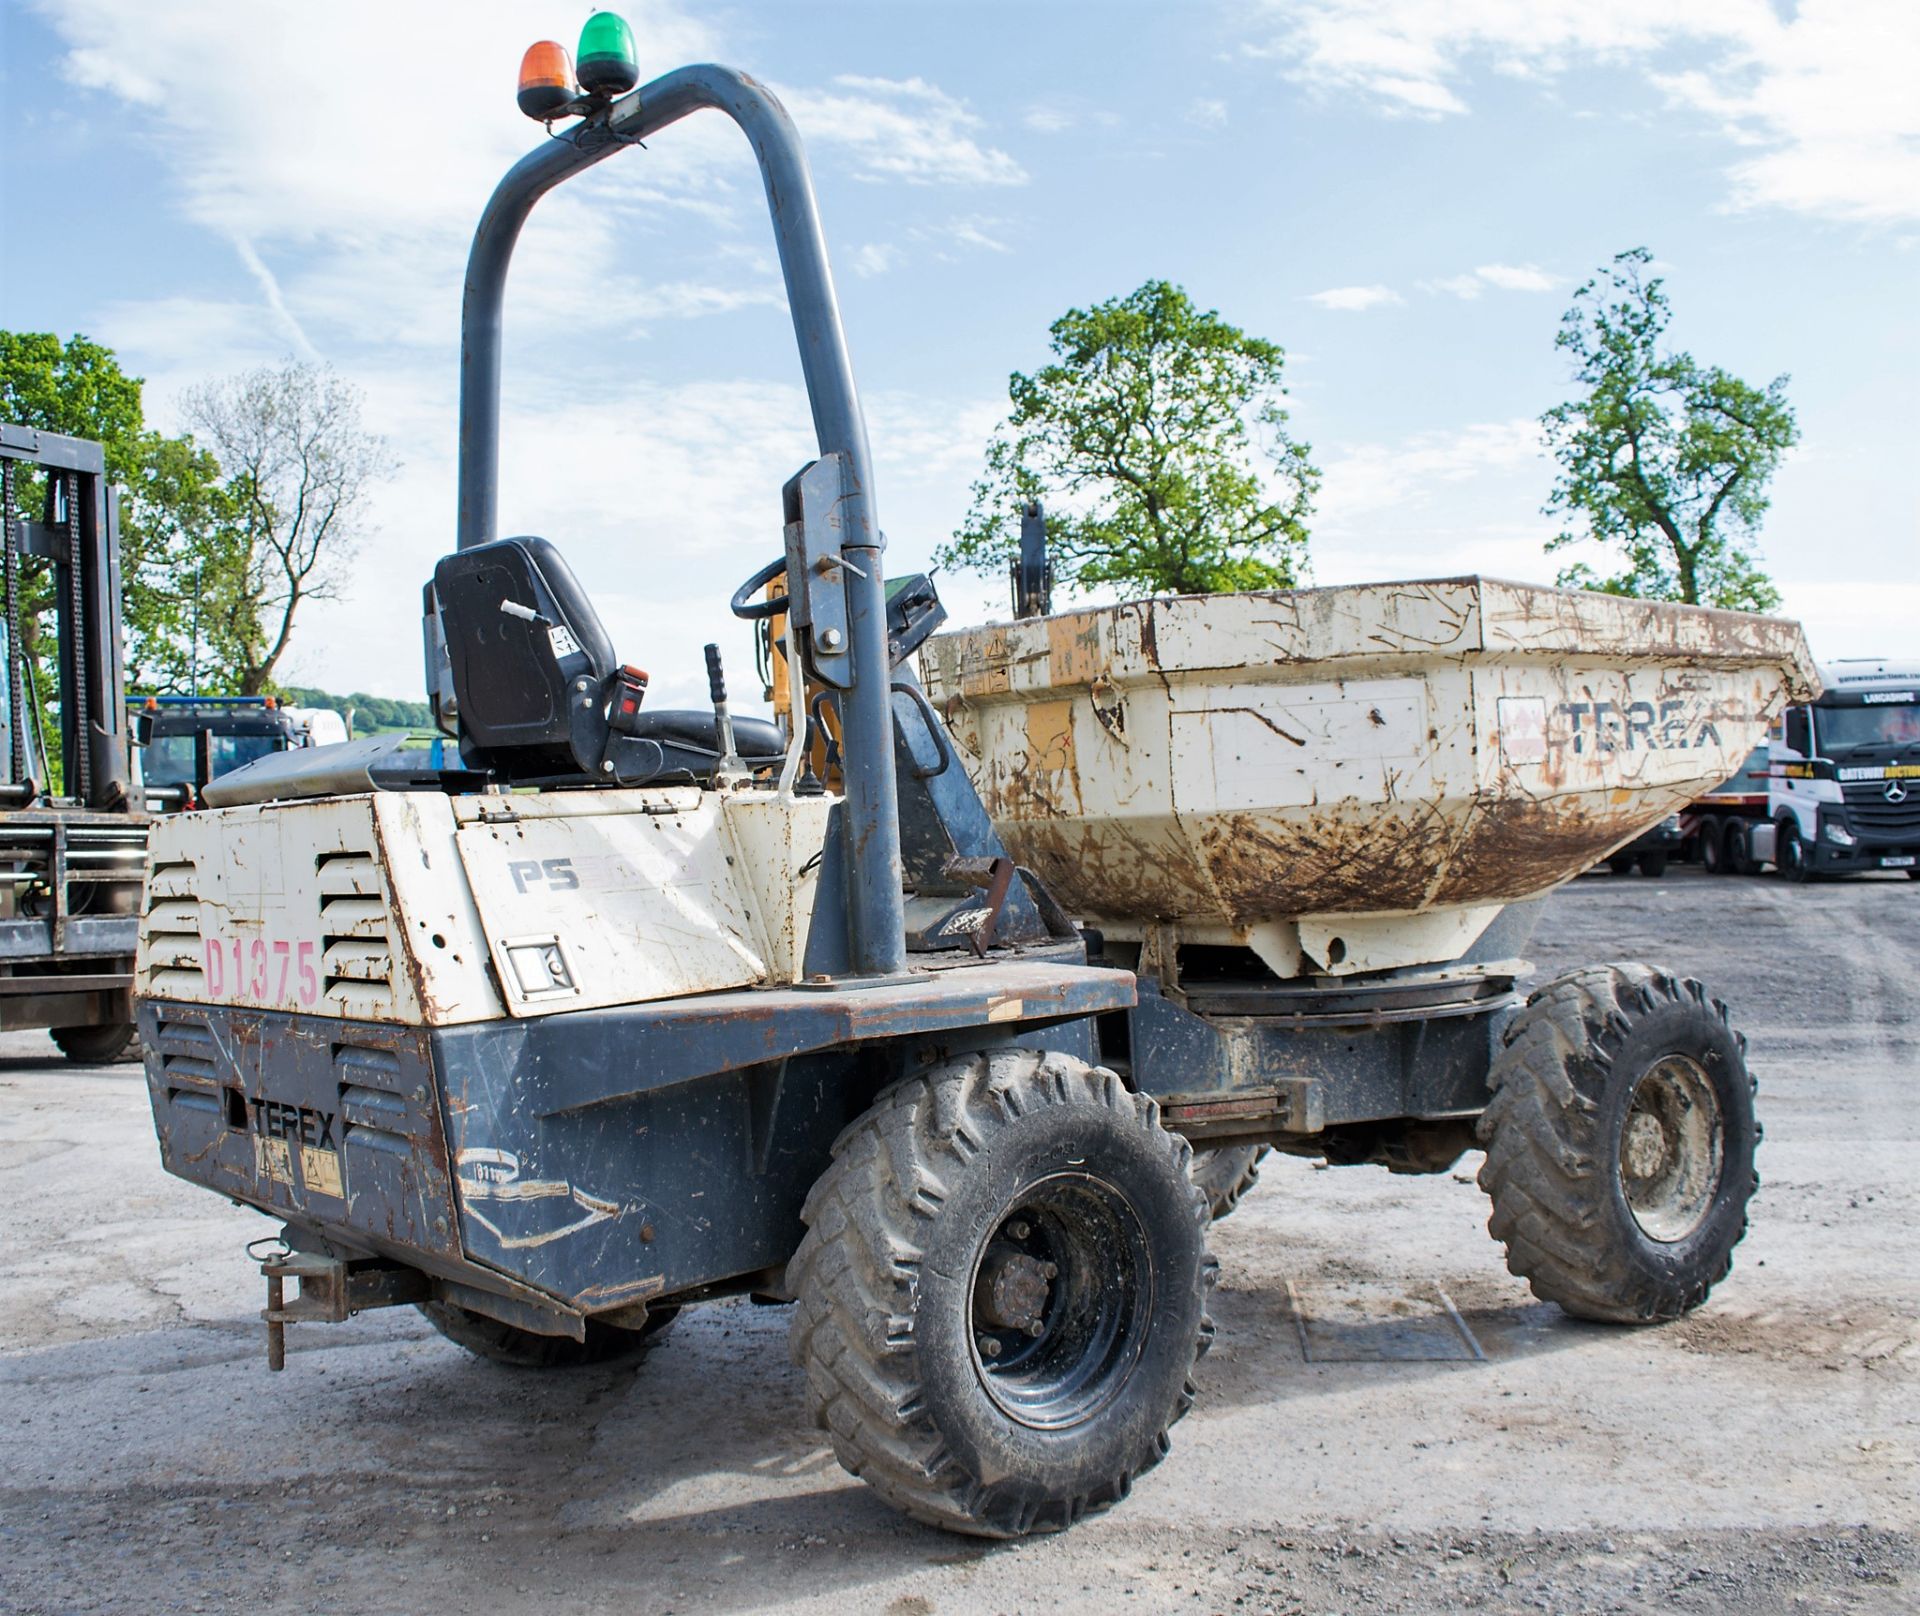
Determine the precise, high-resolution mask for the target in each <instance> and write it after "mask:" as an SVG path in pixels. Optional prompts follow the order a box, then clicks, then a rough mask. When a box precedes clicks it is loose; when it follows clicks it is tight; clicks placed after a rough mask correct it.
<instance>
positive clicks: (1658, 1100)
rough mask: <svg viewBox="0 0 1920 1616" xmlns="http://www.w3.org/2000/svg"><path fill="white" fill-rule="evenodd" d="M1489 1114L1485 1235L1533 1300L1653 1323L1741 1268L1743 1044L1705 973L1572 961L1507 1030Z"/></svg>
mask: <svg viewBox="0 0 1920 1616" xmlns="http://www.w3.org/2000/svg"><path fill="white" fill-rule="evenodd" d="M1489 1081H1490V1085H1491V1087H1492V1089H1493V1100H1492V1102H1491V1103H1490V1104H1489V1105H1488V1107H1487V1110H1486V1114H1485V1115H1484V1116H1483V1117H1482V1118H1481V1120H1480V1138H1481V1141H1482V1143H1483V1144H1484V1145H1485V1146H1486V1151H1487V1160H1486V1164H1485V1166H1483V1167H1482V1168H1481V1169H1480V1187H1481V1188H1482V1189H1484V1190H1485V1191H1486V1192H1487V1193H1488V1194H1489V1195H1490V1196H1491V1197H1492V1198H1493V1215H1492V1217H1491V1218H1490V1219H1489V1221H1488V1225H1487V1227H1488V1229H1489V1230H1490V1231H1491V1233H1492V1234H1493V1236H1494V1238H1495V1239H1496V1240H1500V1241H1502V1242H1504V1243H1505V1245H1506V1248H1507V1266H1508V1268H1510V1269H1511V1270H1512V1271H1513V1272H1514V1273H1516V1274H1518V1275H1520V1276H1521V1277H1522V1278H1523V1279H1525V1280H1526V1281H1527V1283H1528V1284H1529V1285H1531V1286H1532V1288H1533V1292H1534V1294H1535V1295H1536V1296H1538V1297H1540V1298H1542V1299H1543V1300H1545V1301H1549V1302H1557V1303H1559V1304H1560V1306H1561V1307H1562V1308H1564V1309H1565V1310H1566V1311H1567V1312H1569V1313H1573V1314H1576V1315H1578V1316H1579V1317H1581V1318H1588V1319H1603V1320H1607V1321H1610V1322H1614V1323H1622V1324H1647V1323H1653V1322H1656V1321H1660V1320H1665V1319H1674V1318H1678V1317H1679V1316H1680V1315H1681V1314H1683V1313H1685V1312H1687V1311H1689V1310H1690V1309H1692V1308H1695V1307H1698V1306H1699V1305H1700V1303H1702V1302H1703V1301H1705V1300H1706V1298H1707V1293H1708V1292H1709V1291H1711V1290H1712V1289H1713V1287H1714V1286H1715V1285H1717V1284H1718V1283H1719V1282H1720V1281H1721V1280H1722V1279H1724V1278H1725V1277H1726V1276H1727V1273H1728V1272H1729V1270H1730V1269H1731V1268H1732V1266H1733V1248H1734V1247H1735V1246H1736V1245H1738V1244H1739V1242H1740V1239H1741V1236H1743V1235H1744V1234H1745V1233H1746V1231H1747V1202H1748V1200H1749V1199H1750V1198H1751V1197H1752V1195H1753V1192H1754V1189H1755V1188H1756V1186H1757V1185H1758V1183H1759V1180H1758V1179H1757V1178H1756V1177H1755V1174H1754V1167H1753V1159H1754V1151H1755V1148H1756V1146H1757V1145H1758V1143H1759V1140H1760V1125H1759V1123H1758V1122H1757V1121H1756V1119H1755V1117H1754V1108H1753V1094H1754V1082H1753V1078H1752V1077H1751V1076H1750V1075H1749V1073H1748V1071H1747V1061H1746V1040H1745V1039H1744V1038H1742V1037H1741V1036H1740V1034H1739V1033H1737V1032H1735V1031H1734V1030H1733V1028H1732V1026H1731V1025H1730V1024H1729V1022H1728V1019H1727V1009H1726V1006H1725V1005H1723V1004H1721V1003H1720V1002H1719V1001H1718V1000H1717V999H1713V998H1710V997H1709V996H1708V994H1707V991H1706V989H1705V988H1703V987H1702V986H1701V985H1700V984H1699V983H1698V982H1693V981H1684V980H1682V979H1680V978H1678V977H1674V976H1668V975H1666V974H1665V973H1664V972H1658V971H1654V970H1652V969H1650V968H1649V967H1647V966H1645V965H1602V966H1594V967H1592V968H1590V969H1587V970H1583V971H1574V972H1572V973H1570V974H1568V975H1566V976H1563V977H1560V978H1558V979H1556V980H1555V981H1552V982H1549V983H1548V984H1547V985H1546V986H1545V987H1543V988H1541V989H1539V991H1537V992H1536V993H1535V994H1534V995H1533V997H1532V998H1531V999H1529V1000H1528V1001H1527V1005H1526V1008H1525V1009H1523V1010H1522V1011H1521V1012H1520V1014H1519V1015H1517V1016H1516V1017H1514V1019H1513V1021H1512V1023H1511V1024H1510V1025H1509V1026H1508V1027H1507V1030H1506V1032H1505V1034H1504V1036H1503V1040H1502V1048H1501V1050H1500V1053H1499V1054H1498V1055H1497V1056H1496V1057H1495V1059H1494V1063H1493V1070H1492V1072H1491V1074H1490V1077H1489Z"/></svg>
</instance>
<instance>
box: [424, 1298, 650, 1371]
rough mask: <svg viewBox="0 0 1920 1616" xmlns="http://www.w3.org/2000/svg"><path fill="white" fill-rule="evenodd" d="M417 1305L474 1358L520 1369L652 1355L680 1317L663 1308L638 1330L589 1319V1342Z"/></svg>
mask: <svg viewBox="0 0 1920 1616" xmlns="http://www.w3.org/2000/svg"><path fill="white" fill-rule="evenodd" d="M419 1307H420V1311H421V1312H422V1313H423V1314H425V1315H426V1320H427V1322H428V1323H429V1324H431V1325H432V1326H433V1327H434V1328H435V1329H436V1330H438V1331H439V1332H440V1333H441V1334H442V1335H443V1336H445V1337H446V1338H447V1339H448V1340H449V1341H451V1342H453V1343H454V1344H455V1345H456V1346H461V1347H465V1348H466V1349H467V1351H469V1352H471V1353H472V1354H473V1355H474V1356H475V1357H476V1358H485V1359H487V1360H489V1361H490V1362H492V1363H499V1364H511V1365H512V1366H513V1367H514V1368H516V1369H581V1368H584V1367H586V1366H587V1365H589V1364H615V1363H624V1362H627V1361H629V1360H631V1359H636V1358H639V1357H642V1356H644V1355H645V1354H646V1353H647V1352H649V1351H650V1350H651V1349H652V1347H653V1344H654V1343H655V1342H656V1341H658V1340H659V1339H660V1337H661V1336H663V1335H665V1334H666V1333H667V1330H668V1328H669V1327H670V1326H671V1325H672V1323H673V1321H674V1320H675V1319H676V1318H678V1317H679V1316H680V1309H679V1308H677V1307H663V1308H660V1309H659V1310H658V1311H656V1312H652V1313H649V1314H648V1315H647V1322H646V1323H645V1324H643V1325H641V1326H640V1328H639V1329H637V1330H626V1329H622V1328H621V1327H620V1326H619V1325H617V1324H601V1323H599V1322H597V1321H596V1320H593V1319H588V1320H587V1338H586V1340H584V1341H576V1340H574V1339H573V1337H572V1336H570V1335H541V1334H539V1333H538V1332H537V1331H534V1330H522V1329H521V1328H520V1327H519V1326H518V1325H513V1324H503V1323H501V1322H500V1321H499V1320H498V1319H490V1318H488V1317H487V1315H486V1314H484V1313H476V1312H474V1311H473V1309H471V1308H466V1307H460V1306H458V1305H456V1304H455V1303H453V1302H422V1303H420V1304H419Z"/></svg>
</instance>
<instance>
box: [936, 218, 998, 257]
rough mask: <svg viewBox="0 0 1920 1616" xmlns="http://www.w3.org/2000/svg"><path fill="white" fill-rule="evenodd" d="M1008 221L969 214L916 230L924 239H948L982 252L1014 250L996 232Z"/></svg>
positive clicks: (957, 244)
mask: <svg viewBox="0 0 1920 1616" xmlns="http://www.w3.org/2000/svg"><path fill="white" fill-rule="evenodd" d="M1005 223H1006V221H1005V220H1004V219H994V218H989V217H987V216H986V215H984V214H979V213H974V214H968V215H966V216H965V217H964V218H958V219H949V220H947V222H946V223H945V224H937V225H924V226H922V227H920V228H919V229H916V230H915V231H914V235H916V236H918V237H919V238H920V239H921V240H922V241H948V242H952V243H953V245H954V246H956V247H973V248H976V249H978V250H979V251H981V252H995V253H1004V252H1012V251H1013V249H1012V248H1011V247H1009V246H1008V245H1007V244H1006V242H1004V241H1002V240H1001V239H1000V237H999V236H998V235H997V234H995V232H997V231H999V230H1000V229H1001V228H1002V227H1003V226H1004V225H1005Z"/></svg>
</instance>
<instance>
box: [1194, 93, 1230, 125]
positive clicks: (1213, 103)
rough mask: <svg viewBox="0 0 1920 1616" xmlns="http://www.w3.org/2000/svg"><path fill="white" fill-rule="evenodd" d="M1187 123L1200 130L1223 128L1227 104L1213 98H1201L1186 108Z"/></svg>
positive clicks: (1225, 120)
mask: <svg viewBox="0 0 1920 1616" xmlns="http://www.w3.org/2000/svg"><path fill="white" fill-rule="evenodd" d="M1187 122H1188V123H1192V124H1198V125H1199V126H1200V127H1201V128H1202V129H1222V128H1225V127H1226V122H1227V104H1226V102H1224V101H1222V100H1219V99H1218V98H1217V97H1214V96H1202V97H1200V98H1199V99H1198V100H1196V101H1195V102H1193V104H1192V105H1190V106H1189V107H1188V108H1187Z"/></svg>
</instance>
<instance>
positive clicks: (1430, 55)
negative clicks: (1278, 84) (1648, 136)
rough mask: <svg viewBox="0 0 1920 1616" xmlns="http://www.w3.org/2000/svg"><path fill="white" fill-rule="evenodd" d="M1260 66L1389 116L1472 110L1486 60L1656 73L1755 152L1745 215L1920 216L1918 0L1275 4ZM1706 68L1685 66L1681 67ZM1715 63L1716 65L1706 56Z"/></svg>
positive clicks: (1748, 162) (1741, 173)
mask: <svg viewBox="0 0 1920 1616" xmlns="http://www.w3.org/2000/svg"><path fill="white" fill-rule="evenodd" d="M1259 9H1260V11H1261V12H1262V13H1263V14H1264V17H1265V19H1266V20H1265V25H1264V26H1263V28H1262V31H1261V34H1260V37H1259V38H1257V39H1255V40H1252V41H1250V42H1249V43H1248V44H1247V46H1246V47H1245V50H1246V52H1247V54H1249V55H1254V56H1261V57H1269V58H1273V59H1276V60H1279V61H1282V62H1284V63H1285V64H1286V65H1287V71H1288V72H1289V73H1290V74H1291V75H1292V76H1294V77H1295V78H1297V79H1299V80H1301V81H1302V82H1304V83H1307V84H1309V85H1312V86H1314V87H1315V88H1317V89H1320V90H1322V91H1326V92H1334V93H1340V92H1344V93H1350V94H1358V95H1362V96H1365V97H1367V98H1368V99H1370V100H1371V101H1372V102H1373V103H1374V104H1375V105H1376V106H1377V107H1378V108H1379V109H1380V110H1382V111H1383V112H1387V113H1397V114H1400V115H1409V116H1420V117H1432V118H1440V117H1449V116H1459V115H1461V114H1464V113H1466V112H1467V111H1468V103H1467V101H1466V100H1465V98H1464V96H1463V94H1462V93H1461V92H1462V90H1463V89H1464V88H1465V86H1466V84H1467V81H1468V80H1469V79H1470V77H1471V75H1472V73H1473V72H1474V70H1475V69H1476V68H1477V67H1479V66H1482V65H1485V66H1488V67H1490V68H1491V69H1492V70H1493V71H1494V72H1497V73H1501V74H1505V75H1507V76H1510V77H1517V78H1523V79H1536V80H1547V79H1552V78H1555V77H1557V76H1559V75H1561V74H1564V73H1566V72H1568V71H1569V70H1571V69H1572V68H1573V67H1575V66H1590V65H1594V64H1605V65H1612V66H1621V67H1626V68H1630V69H1632V70H1635V71H1638V72H1641V73H1644V74H1645V75H1646V76H1647V78H1648V79H1649V81H1650V82H1651V83H1652V84H1653V85H1654V86H1655V87H1656V88H1657V89H1659V90H1660V91H1661V93H1663V94H1664V95H1665V96H1666V97H1667V99H1668V101H1669V102H1670V103H1671V104H1673V105H1676V106H1679V107H1683V108H1686V109H1688V110H1690V111H1692V112H1695V113H1698V114H1700V115H1702V116H1703V117H1705V118H1707V119H1709V120H1711V121H1712V123H1713V124H1714V125H1715V126H1716V127H1717V128H1718V129H1719V131H1720V132H1721V133H1722V134H1723V135H1725V136H1726V137H1728V138H1730V139H1731V140H1733V141H1734V142H1735V143H1736V144H1738V145H1740V146H1742V147H1745V148H1749V149H1750V150H1751V151H1752V153H1753V155H1751V156H1747V157H1743V158H1742V159H1740V160H1739V161H1738V162H1735V163H1734V164H1733V165H1732V167H1731V169H1730V171H1729V172H1730V176H1731V179H1732V182H1733V195H1732V202H1733V205H1735V206H1737V207H1783V208H1789V209H1793V210H1795V211H1798V212H1803V213H1809V214H1815V215H1822V216H1826V217H1831V218H1839V219H1848V220H1858V221H1863V222H1869V223H1887V222H1893V221H1899V220H1907V219H1913V218H1916V217H1920V95H1916V94H1915V93H1914V88H1913V87H1914V84H1915V82H1916V81H1920V5H1915V4H1913V0H1802V3H1801V4H1800V5H1799V6H1798V7H1797V8H1795V9H1794V10H1793V11H1792V12H1791V13H1787V12H1785V11H1783V10H1782V9H1781V8H1778V7H1776V6H1775V5H1773V4H1772V3H1770V0H1686V3H1685V4H1680V5H1676V4H1674V3H1673V0H1444V3H1442V0H1260V7H1259ZM1682 53H1684V54H1686V55H1688V56H1691V57H1693V58H1695V59H1696V60H1694V61H1691V62H1689V63H1687V64H1685V65H1680V64H1677V63H1676V62H1675V61H1674V58H1675V57H1676V56H1678V55H1681V54H1682ZM1702 56H1704V57H1705V58H1706V59H1705V60H1704V61H1700V60H1698V58H1700V57H1702Z"/></svg>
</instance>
